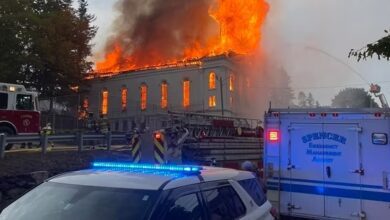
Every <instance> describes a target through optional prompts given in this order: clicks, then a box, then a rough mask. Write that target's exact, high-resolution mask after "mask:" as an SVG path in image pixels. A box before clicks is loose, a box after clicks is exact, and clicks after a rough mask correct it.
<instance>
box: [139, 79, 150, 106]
mask: <svg viewBox="0 0 390 220" xmlns="http://www.w3.org/2000/svg"><path fill="white" fill-rule="evenodd" d="M140 93H141V94H140V101H141V110H142V111H144V110H146V106H147V101H148V87H147V85H146V84H145V83H143V84H142V85H141V87H140Z"/></svg>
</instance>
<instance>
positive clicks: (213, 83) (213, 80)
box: [209, 72, 216, 89]
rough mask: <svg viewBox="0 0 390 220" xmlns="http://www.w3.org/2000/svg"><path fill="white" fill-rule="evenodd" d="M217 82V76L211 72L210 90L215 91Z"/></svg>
mask: <svg viewBox="0 0 390 220" xmlns="http://www.w3.org/2000/svg"><path fill="white" fill-rule="evenodd" d="M215 81H216V76H215V73H214V72H210V74H209V89H215V87H216V86H215Z"/></svg>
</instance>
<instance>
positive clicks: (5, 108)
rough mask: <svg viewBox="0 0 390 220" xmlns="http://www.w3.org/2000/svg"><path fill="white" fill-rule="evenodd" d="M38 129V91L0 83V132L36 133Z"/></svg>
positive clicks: (8, 147) (12, 133)
mask: <svg viewBox="0 0 390 220" xmlns="http://www.w3.org/2000/svg"><path fill="white" fill-rule="evenodd" d="M39 130H40V112H39V111H38V93H37V92H32V91H27V90H26V88H25V87H24V86H23V85H17V84H9V83H0V133H5V134H7V135H16V134H37V133H38V132H39ZM11 147H12V145H8V146H7V147H6V148H7V149H10V148H11Z"/></svg>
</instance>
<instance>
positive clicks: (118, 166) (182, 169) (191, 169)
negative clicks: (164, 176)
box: [92, 162, 202, 174]
mask: <svg viewBox="0 0 390 220" xmlns="http://www.w3.org/2000/svg"><path fill="white" fill-rule="evenodd" d="M92 167H93V168H95V169H113V170H123V171H126V170H129V171H137V170H139V171H142V170H145V171H166V172H178V173H183V174H185V173H188V174H194V173H199V172H200V170H202V167H200V166H192V165H168V164H164V165H161V164H139V163H126V162H93V163H92Z"/></svg>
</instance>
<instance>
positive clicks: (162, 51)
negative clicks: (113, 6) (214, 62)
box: [95, 0, 269, 73]
mask: <svg viewBox="0 0 390 220" xmlns="http://www.w3.org/2000/svg"><path fill="white" fill-rule="evenodd" d="M153 1H154V2H153ZM138 2H139V1H137V0H122V2H121V3H120V6H121V7H123V8H124V9H121V13H122V17H121V18H120V19H121V20H122V24H126V23H125V22H130V21H128V20H129V18H127V17H126V16H129V15H128V14H129V13H130V11H129V13H128V12H127V10H126V8H127V7H130V8H131V7H132V8H131V9H133V10H134V8H137V5H138V6H141V5H142V4H143V3H138ZM141 2H142V1H141ZM148 3H149V4H150V5H151V6H150V7H149V8H148V10H145V11H146V12H144V13H143V12H142V11H141V12H139V11H137V10H134V11H133V14H136V15H135V16H133V17H131V19H134V20H136V21H134V22H133V24H131V25H128V26H129V27H128V28H124V27H122V26H120V25H117V28H118V29H120V31H118V33H116V34H115V35H114V37H112V38H111V39H110V40H109V41H108V42H107V44H106V51H105V56H104V59H103V60H100V61H97V62H96V70H95V71H96V72H98V73H107V72H114V73H117V72H121V71H126V70H134V69H139V68H147V67H153V66H160V65H165V64H174V63H177V62H183V61H184V62H185V61H187V60H194V59H198V58H202V57H206V56H214V55H220V54H224V53H228V52H235V53H238V54H251V53H253V52H255V51H256V49H257V48H258V46H259V44H260V40H261V36H262V35H261V27H262V25H263V24H264V22H265V18H266V15H267V12H268V10H269V5H268V3H266V1H265V0H185V1H184V0H183V1H177V0H149V1H148ZM142 7H145V6H144V5H142ZM129 10H130V9H129ZM137 13H138V14H137Z"/></svg>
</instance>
